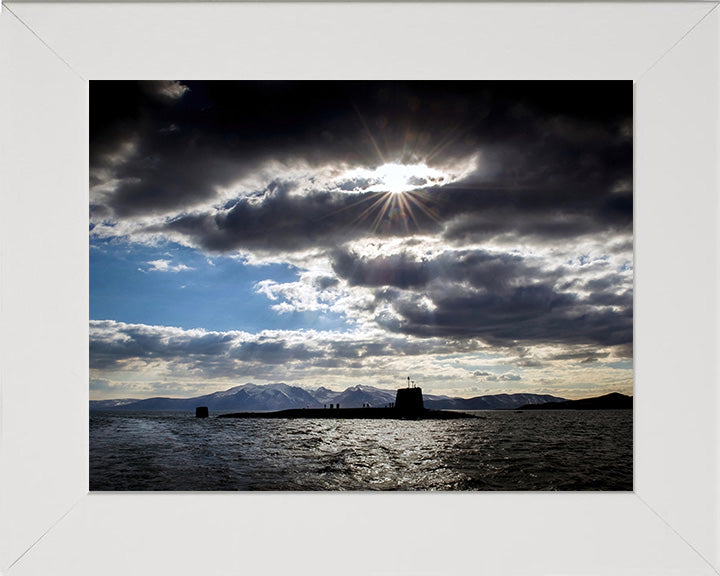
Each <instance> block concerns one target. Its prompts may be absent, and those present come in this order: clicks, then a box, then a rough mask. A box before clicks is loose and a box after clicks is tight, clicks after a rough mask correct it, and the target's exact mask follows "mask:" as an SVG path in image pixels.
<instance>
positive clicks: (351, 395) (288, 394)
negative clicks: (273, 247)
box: [90, 382, 565, 412]
mask: <svg viewBox="0 0 720 576" xmlns="http://www.w3.org/2000/svg"><path fill="white" fill-rule="evenodd" d="M395 393H396V391H395V390H383V389H381V388H375V387H373V386H352V387H350V388H346V389H345V390H343V391H341V392H338V391H334V390H329V389H327V388H324V387H320V388H317V389H315V390H307V389H305V388H300V387H299V386H290V385H289V384H285V383H281V382H279V383H275V384H266V385H259V384H252V383H248V384H242V385H240V386H235V387H233V388H230V389H228V390H223V391H220V392H214V393H212V394H206V395H204V396H196V397H194V398H162V397H158V398H146V399H144V400H138V399H133V398H124V399H116V400H91V401H90V409H91V410H186V411H194V410H195V408H196V407H197V406H207V407H208V408H209V409H210V410H211V411H213V412H223V411H243V412H264V411H269V410H287V409H290V408H322V407H323V406H324V405H329V404H335V405H337V404H339V405H340V407H341V408H361V407H362V406H364V405H365V404H369V405H370V406H374V407H382V406H387V405H388V404H389V403H391V402H395ZM423 401H424V404H425V408H429V409H432V410H511V409H515V408H519V407H520V406H525V405H528V404H531V405H532V404H545V403H553V402H563V401H565V398H558V397H556V396H550V395H548V394H492V395H486V396H476V397H474V398H457V397H452V396H435V395H432V394H423Z"/></svg>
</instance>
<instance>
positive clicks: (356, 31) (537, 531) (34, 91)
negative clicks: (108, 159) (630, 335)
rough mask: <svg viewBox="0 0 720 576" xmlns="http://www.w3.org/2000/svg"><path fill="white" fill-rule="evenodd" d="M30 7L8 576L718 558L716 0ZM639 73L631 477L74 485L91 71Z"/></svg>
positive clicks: (17, 94)
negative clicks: (112, 490) (484, 482)
mask: <svg viewBox="0 0 720 576" xmlns="http://www.w3.org/2000/svg"><path fill="white" fill-rule="evenodd" d="M717 6H718V3H716V2H664V3H614V4H613V3H605V4H603V3H554V4H553V3H551V4H545V3H458V4H439V3H438V4H435V3H418V4H413V3H398V4H370V3H359V4H350V3H334V2H321V3H313V4H301V3H285V4H280V3H278V4H273V3H239V4H235V3H193V4H189V3H188V4H163V3H147V4H137V3H75V4H69V3H68V4H65V3H63V4H60V3H45V4H43V3H31V2H7V3H5V4H4V5H3V10H2V13H1V14H0V58H1V60H0V83H1V84H2V86H3V88H2V90H1V91H0V92H1V93H0V118H1V124H0V143H1V145H2V148H0V154H1V157H0V177H1V178H2V180H0V194H1V196H0V386H1V388H0V407H1V410H2V413H1V417H2V432H1V434H2V435H1V436H0V458H1V460H0V573H1V574H3V575H10V576H30V575H32V576H37V575H41V574H60V575H71V574H72V575H85V574H88V575H90V574H98V573H102V574H104V575H110V576H112V575H116V574H117V575H120V574H123V575H126V574H133V575H144V574H153V575H154V574H178V575H184V574H234V573H240V574H272V575H275V574H277V575H280V574H313V575H318V574H337V573H341V574H347V575H350V574H352V575H354V574H357V575H363V576H365V575H378V576H379V575H383V576H385V575H400V576H406V575H407V576H409V575H411V574H412V575H424V576H439V575H443V576H444V575H446V574H467V573H476V572H477V573H484V574H507V575H510V574H513V575H515V574H517V575H519V574H523V575H535V574H537V575H561V574H562V575H571V574H572V575H575V574H583V575H591V574H592V575H600V574H603V575H605V574H607V575H613V576H618V575H626V574H627V575H660V576H664V575H665V576H669V575H682V576H688V575H697V576H705V575H707V576H711V575H713V574H718V573H720V432H719V430H720V428H719V427H720V424H718V422H720V390H719V389H718V369H719V368H720V364H719V363H718V360H717V359H716V357H717V356H718V351H719V350H720V348H719V347H718V343H719V339H720V331H719V329H720V324H719V320H720V300H719V299H718V294H720V291H719V290H718V289H719V288H720V285H719V284H720V281H719V277H718V256H719V253H720V243H719V242H718V240H719V238H718V235H719V232H718V230H719V229H720V226H718V223H719V222H718V219H719V217H720V210H719V209H718V206H719V202H718V184H719V183H720V171H719V170H718V150H720V122H719V120H720V82H719V80H720V10H717ZM131 78H132V79H183V78H185V79H204V78H206V79H225V78H227V79H260V78H284V79H295V78H327V79H346V78H347V79H350V78H352V79H366V78H367V79H370V78H374V79H394V78H409V79H419V78H433V79H463V78H467V79H483V78H487V79H513V78H522V79H579V78H582V79H632V80H633V81H634V82H635V133H634V138H635V140H634V141H635V258H636V261H635V266H636V268H635V270H636V280H635V281H636V288H635V352H634V360H635V393H634V394H635V412H634V429H635V457H634V491H633V492H628V493H451V494H447V493H446V494H431V493H422V494H387V493H382V494H366V493H351V494H338V493H324V494H317V495H310V494H304V493H300V494H298V493H250V494H246V493H214V494H198V493H193V494H177V493H166V494H144V493H143V494H136V493H124V494H97V493H96V494H89V493H88V373H87V370H88V351H87V339H88V336H87V329H88V250H87V246H88V239H87V209H88V192H87V190H88V171H87V162H88V142H87V106H88V95H87V94H88V92H87V86H88V80H89V79H131Z"/></svg>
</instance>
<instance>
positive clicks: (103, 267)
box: [89, 81, 633, 399]
mask: <svg viewBox="0 0 720 576" xmlns="http://www.w3.org/2000/svg"><path fill="white" fill-rule="evenodd" d="M632 164H633V158H632V82H630V81H617V82H609V81H593V82H589V81H588V82H585V81H567V82H565V81H563V82H559V81H553V82H551V81H543V82H537V81H533V82H508V81H502V82H487V81H477V82H476V81H460V82H447V81H417V82H390V81H387V82H386V81H378V82H369V81H357V82H350V81H287V82H283V81H264V82H260V81H238V82H229V81H221V82H196V81H193V82H190V81H144V82H130V81H91V82H90V207H89V208H90V210H89V214H90V223H89V245H90V327H89V331H90V397H91V399H105V398H147V397H152V396H171V397H189V396H196V395H200V394H206V393H211V392H215V391H218V390H224V389H227V388H230V387H232V386H236V385H239V384H245V383H248V382H253V383H256V384H268V383H274V382H285V383H288V384H291V385H296V386H301V387H304V388H309V389H314V388H317V387H320V386H324V387H326V388H330V389H335V390H344V389H345V388H347V387H349V386H355V385H358V384H360V385H369V386H376V387H380V388H389V389H395V388H398V387H400V386H402V385H404V383H405V382H406V379H407V377H408V376H410V377H411V378H412V379H413V380H414V381H415V382H416V385H418V386H420V387H422V388H423V391H424V392H426V393H431V394H447V395H451V396H463V397H471V396H480V395H484V394H496V393H514V392H529V393H538V394H553V395H556V396H562V397H565V398H583V397H589V396H597V395H600V394H605V393H608V392H613V391H617V392H622V393H626V394H631V393H632V381H633V380H632V378H633V376H632V343H633V340H632V338H633V234H632V229H633V188H632V186H633V173H632Z"/></svg>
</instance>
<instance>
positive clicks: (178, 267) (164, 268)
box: [145, 260, 192, 272]
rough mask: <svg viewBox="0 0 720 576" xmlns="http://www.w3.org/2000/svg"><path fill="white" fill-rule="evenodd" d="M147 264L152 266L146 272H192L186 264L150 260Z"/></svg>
mask: <svg viewBox="0 0 720 576" xmlns="http://www.w3.org/2000/svg"><path fill="white" fill-rule="evenodd" d="M147 264H149V265H150V268H148V269H147V270H145V271H146V272H184V271H186V270H192V268H190V267H189V266H186V265H185V264H172V260H150V261H149V262H147Z"/></svg>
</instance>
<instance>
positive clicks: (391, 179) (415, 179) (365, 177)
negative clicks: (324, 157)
mask: <svg viewBox="0 0 720 576" xmlns="http://www.w3.org/2000/svg"><path fill="white" fill-rule="evenodd" d="M343 179H344V180H346V181H355V182H357V183H358V186H357V188H358V189H360V190H362V191H363V192H387V193H389V194H402V193H403V192H410V191H412V190H420V189H422V188H429V187H430V186H443V185H445V184H447V183H448V182H450V181H451V180H452V176H451V175H450V174H447V173H445V172H443V171H441V170H438V169H436V168H430V167H429V166H428V165H427V164H424V163H417V164H400V163H397V162H388V163H386V164H383V165H381V166H378V167H377V168H355V169H353V170H348V171H347V172H345V173H344V174H343Z"/></svg>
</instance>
